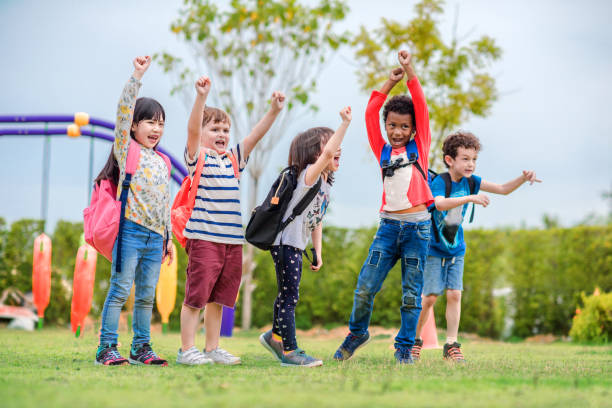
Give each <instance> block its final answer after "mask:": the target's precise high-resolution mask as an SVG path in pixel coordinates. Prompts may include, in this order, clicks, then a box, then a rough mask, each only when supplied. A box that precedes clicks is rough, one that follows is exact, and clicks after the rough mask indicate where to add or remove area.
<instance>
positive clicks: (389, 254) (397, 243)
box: [334, 51, 433, 364]
mask: <svg viewBox="0 0 612 408" xmlns="http://www.w3.org/2000/svg"><path fill="white" fill-rule="evenodd" d="M398 57H399V62H400V64H401V66H402V67H401V68H396V69H394V70H393V71H391V74H390V75H389V79H388V80H387V82H386V83H385V84H384V85H383V87H382V89H381V91H380V92H378V91H373V92H372V95H371V96H370V101H369V102H368V106H367V108H366V128H367V131H368V139H369V141H370V147H371V148H372V151H373V152H374V155H375V156H376V159H377V160H379V162H381V167H382V170H383V198H382V207H381V209H380V218H381V219H380V226H379V227H378V231H377V233H376V237H375V238H374V242H373V243H372V245H371V246H370V250H369V254H368V258H367V259H366V261H365V263H364V264H363V267H362V268H361V272H360V273H359V278H358V281H357V288H356V289H355V297H354V300H353V311H352V313H351V317H350V320H349V329H350V333H349V334H348V335H347V337H346V338H345V340H344V342H343V343H342V345H341V346H340V347H339V348H338V350H337V351H336V353H335V354H334V359H336V360H339V361H343V360H348V359H349V358H351V357H352V356H353V353H354V352H355V350H357V349H358V348H359V347H361V346H363V345H365V344H366V343H367V342H368V341H369V339H370V334H369V333H368V326H369V324H370V316H371V314H372V307H373V303H374V296H375V295H376V293H378V291H379V290H380V288H381V286H382V284H383V282H384V280H385V278H386V277H387V273H388V272H389V270H390V269H391V268H392V267H393V265H395V263H396V262H397V260H398V259H399V260H400V261H401V266H402V306H401V307H400V313H401V328H400V330H399V332H398V334H397V336H396V337H395V349H396V351H395V358H396V360H397V361H398V362H399V363H400V364H404V363H412V357H411V355H410V348H411V347H412V345H413V343H414V334H415V330H416V324H417V320H418V318H419V311H420V310H421V289H422V285H423V267H424V264H425V260H426V259H427V250H428V246H429V237H430V228H431V223H430V214H429V212H428V211H427V206H428V205H429V204H430V203H432V202H433V197H432V195H431V191H430V190H429V186H428V185H427V179H426V177H425V175H426V174H427V170H428V164H427V160H428V156H429V145H430V142H431V134H430V130H429V113H428V111H427V103H426V102H425V95H423V91H422V89H421V85H420V83H419V80H418V78H417V77H416V74H415V73H414V69H413V67H412V63H411V56H410V54H408V52H407V51H400V52H399V54H398ZM404 72H405V73H406V75H407V77H408V90H409V91H410V94H411V95H412V98H413V99H410V97H408V96H405V95H401V96H394V97H393V98H391V100H389V102H387V104H386V105H385V108H384V111H383V120H384V123H385V130H386V132H387V140H388V141H389V145H387V147H385V141H384V140H383V138H382V135H381V132H380V119H379V111H380V108H381V106H382V105H383V103H384V102H385V100H386V99H387V94H388V93H389V92H390V91H391V89H392V88H393V87H394V86H395V84H397V82H398V81H400V80H401V79H402V77H403V76H404ZM411 138H412V139H413V140H414V142H411ZM415 142H416V146H415ZM409 147H410V150H411V152H412V154H408V148H409ZM389 149H391V152H390V157H389V160H387V159H385V158H384V157H381V155H383V153H384V152H385V151H386V152H387V154H388V151H389ZM417 156H418V157H417ZM381 159H382V160H381ZM415 160H416V161H415ZM383 162H384V163H383ZM389 163H391V164H389Z"/></svg>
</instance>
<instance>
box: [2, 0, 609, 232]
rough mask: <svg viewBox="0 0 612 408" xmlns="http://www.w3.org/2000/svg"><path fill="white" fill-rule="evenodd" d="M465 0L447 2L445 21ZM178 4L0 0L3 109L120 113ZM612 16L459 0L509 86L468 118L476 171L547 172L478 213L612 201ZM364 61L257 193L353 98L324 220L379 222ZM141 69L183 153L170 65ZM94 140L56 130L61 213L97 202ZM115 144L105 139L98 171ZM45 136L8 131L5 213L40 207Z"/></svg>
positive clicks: (382, 10) (603, 207) (508, 175)
mask: <svg viewBox="0 0 612 408" xmlns="http://www.w3.org/2000/svg"><path fill="white" fill-rule="evenodd" d="M348 3H349V6H350V8H351V12H350V14H349V16H348V18H347V20H346V21H345V22H344V23H343V24H342V28H346V29H349V30H356V29H357V28H358V27H359V25H361V24H365V25H366V26H368V27H370V28H373V27H375V26H376V25H378V23H379V21H380V18H381V17H393V18H394V19H396V20H400V21H401V20H405V21H407V20H409V19H410V18H411V17H412V15H413V14H412V8H413V5H414V2H413V1H403V2H398V1H391V0H378V1H376V2H372V1H368V0H364V1H349V2H348ZM457 4H458V2H456V1H448V2H447V7H446V10H447V14H446V15H445V17H444V19H443V21H442V23H443V24H442V26H443V29H444V32H445V34H449V33H450V29H451V27H452V23H453V19H454V12H455V10H456V7H457ZM143 5H146V7H144V8H143ZM181 5H182V1H161V0H158V1H147V2H135V1H131V2H130V1H124V2H119V1H117V0H112V1H88V2H73V1H64V0H58V1H53V2H46V1H13V0H0V39H2V45H3V47H2V59H1V60H2V63H1V64H0V78H2V79H1V81H2V87H1V89H2V91H1V93H0V114H16V113H24V114H27V113H30V114H35V113H72V112H76V111H85V112H88V113H90V114H91V115H92V116H96V117H100V118H104V119H107V120H112V119H113V118H114V115H115V109H116V102H117V99H118V97H119V94H120V92H121V89H122V87H123V84H124V83H125V81H126V80H127V78H128V77H129V75H130V74H131V72H132V65H131V60H132V58H133V57H134V56H135V55H142V54H153V53H154V52H157V51H162V50H171V51H172V52H173V53H175V54H178V55H186V53H185V50H184V48H183V46H182V45H181V44H180V43H179V42H178V41H177V40H176V39H175V36H174V35H173V34H172V33H171V32H170V30H169V25H170V23H171V22H172V21H173V20H174V19H175V18H176V15H177V12H176V11H177V10H178V8H179V7H181ZM402 16H404V17H402ZM610 16H612V3H611V2H607V1H589V2H574V1H535V2H534V1H522V0H521V1H513V2H510V1H506V2H490V1H484V0H482V1H478V0H469V1H462V2H461V6H460V8H459V32H460V33H470V32H471V33H472V34H471V37H469V38H468V40H469V39H470V38H477V37H479V36H480V35H482V34H487V35H489V36H491V37H493V38H495V40H496V41H497V43H498V45H499V46H501V48H502V49H503V56H502V59H501V61H499V62H498V63H496V64H495V65H494V66H493V67H492V68H491V71H492V73H493V74H494V75H495V77H496V78H497V80H498V87H499V89H500V91H501V94H502V96H501V98H500V100H499V101H498V102H497V103H496V104H495V105H494V107H493V110H492V112H491V114H490V115H489V116H488V117H487V118H484V119H482V118H481V119H473V120H471V121H470V122H469V123H466V124H465V125H463V126H462V128H464V129H468V130H470V131H472V132H473V133H475V134H476V135H477V136H479V137H480V139H481V142H482V144H483V146H484V149H483V151H482V152H481V154H480V156H479V159H478V167H477V171H476V174H478V175H480V176H482V177H483V178H484V179H486V180H490V181H494V182H505V181H507V180H510V179H512V178H514V177H517V176H518V175H519V174H520V172H521V170H522V169H535V170H536V172H537V173H538V176H539V177H540V178H542V179H543V180H544V183H542V184H540V185H536V186H532V187H529V186H523V187H521V188H520V189H519V190H518V191H516V192H515V193H513V194H512V195H510V196H507V197H492V203H491V205H490V206H489V207H488V208H486V209H482V208H479V209H478V210H477V213H476V217H475V220H474V224H473V227H494V226H508V225H512V226H521V225H527V226H539V225H541V219H542V215H543V214H545V213H547V214H552V215H555V216H558V217H559V218H560V219H561V222H562V224H563V225H572V224H574V223H576V222H578V221H580V220H582V219H583V218H584V217H585V215H586V214H587V213H590V212H596V213H598V214H604V213H606V212H607V211H608V206H607V205H608V204H607V203H606V202H605V201H603V200H602V198H601V194H602V192H603V191H605V190H610V189H611V188H612V161H611V160H610V157H609V156H610V154H611V153H612V149H611V142H610V140H611V130H612V126H611V124H610V116H611V113H612V112H611V111H610V102H609V98H610V95H612V81H611V80H610V72H612V51H611V50H612V29H611V28H610V25H609V17H610ZM355 70H356V65H355V63H354V61H352V51H351V50H349V49H345V50H343V51H342V52H341V53H340V55H337V56H335V57H334V58H333V59H332V60H331V61H330V63H329V67H328V68H327V69H326V70H325V71H324V72H323V73H322V76H321V79H320V83H319V88H318V89H319V91H318V93H317V94H316V95H314V96H313V98H314V100H315V101H316V102H317V103H318V105H319V106H320V108H321V110H320V112H319V113H317V114H316V115H313V116H305V117H300V118H298V119H296V120H295V122H294V124H293V126H291V127H289V128H287V130H286V135H287V136H286V137H285V138H284V139H283V140H282V141H281V142H280V143H279V145H278V146H277V148H276V149H275V151H274V153H273V155H272V158H271V163H270V165H269V167H268V169H267V172H266V174H265V176H264V177H263V179H262V182H261V185H262V186H263V189H262V191H260V193H259V194H260V197H262V196H263V194H264V190H267V187H268V186H269V185H270V183H271V182H272V180H273V179H274V178H275V176H276V173H275V172H276V170H277V169H278V168H279V167H280V166H282V165H283V164H284V163H285V162H286V157H287V153H288V146H289V141H290V140H291V138H292V137H293V136H294V135H295V134H296V133H297V132H299V131H301V130H303V129H306V128H309V127H312V126H330V127H336V126H337V125H338V124H339V116H338V114H337V112H338V111H339V110H340V108H341V107H342V106H345V105H351V106H352V107H353V117H354V119H353V123H352V124H351V126H350V128H349V131H348V133H347V136H346V138H345V142H344V144H343V156H342V160H341V168H340V170H339V171H338V173H337V177H336V180H337V181H336V183H335V185H334V188H333V190H332V204H331V206H330V211H331V212H330V213H329V218H328V222H330V223H333V224H335V225H341V226H349V227H355V226H370V225H374V224H375V223H376V221H377V217H378V214H377V212H378V208H379V207H380V198H381V188H382V187H381V183H380V173H379V170H378V167H377V163H376V161H375V159H374V158H373V155H372V154H371V153H370V152H369V149H368V148H367V140H366V134H365V126H364V122H363V115H364V110H365V105H366V103H367V100H368V96H369V95H368V94H366V93H362V92H360V91H359V89H358V85H357V82H356V77H355V75H354V72H355ZM213 80H214V78H213ZM143 83H144V86H143V88H142V90H141V95H142V96H151V97H154V98H156V99H157V100H159V101H160V102H161V103H162V105H163V106H164V108H165V109H166V115H167V126H166V131H165V134H164V138H163V140H162V145H163V146H165V147H166V148H167V149H169V150H170V151H171V152H172V153H173V154H175V155H176V156H178V157H181V155H182V151H183V148H184V144H185V140H186V124H187V118H188V114H189V112H188V111H187V109H185V107H184V106H183V104H182V102H181V100H180V99H179V97H178V96H176V97H172V96H170V94H169V93H170V88H171V83H172V78H170V77H169V76H167V75H165V74H163V73H162V72H161V69H160V68H159V67H157V66H152V68H151V69H150V70H149V72H147V74H146V76H145V78H144V80H143ZM338 90H342V92H338ZM2 126H3V125H2V124H0V127H2ZM88 146H89V140H88V138H82V139H78V140H72V139H68V138H53V139H52V148H51V151H52V155H51V171H50V181H51V190H50V196H49V221H50V225H51V226H52V225H54V224H55V222H56V221H57V220H58V219H67V220H72V221H78V220H80V219H81V214H82V209H83V208H84V207H85V206H86V205H87V185H88V180H87V169H88V154H89V149H88ZM109 146H110V145H109V144H105V143H102V142H96V155H95V165H94V168H95V171H98V170H99V169H100V168H101V167H102V165H103V164H104V162H105V160H106V157H107V155H108V151H109V150H108V149H109ZM42 149H43V139H42V138H34V137H0V159H1V160H0V185H1V186H2V191H3V192H5V193H4V194H3V196H4V197H3V200H1V201H0V216H2V217H4V218H6V219H7V220H8V221H9V222H10V221H14V220H16V219H19V218H23V217H34V218H36V217H39V215H40V197H41V180H42V178H41V173H42V164H41V163H42ZM432 154H436V152H432ZM245 185H246V183H245ZM243 197H246V194H245V192H243ZM243 212H244V213H246V209H244V208H243ZM246 221H247V220H246V219H245V220H244V222H245V223H246ZM51 229H52V227H51Z"/></svg>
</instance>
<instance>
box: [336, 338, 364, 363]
mask: <svg viewBox="0 0 612 408" xmlns="http://www.w3.org/2000/svg"><path fill="white" fill-rule="evenodd" d="M369 342H370V333H366V334H364V335H363V336H355V335H354V334H353V333H349V334H348V335H347V336H346V338H345V339H344V341H343V342H342V345H341V346H340V347H338V350H336V353H335V354H334V360H337V361H345V360H349V359H350V358H351V357H353V354H355V352H356V351H357V349H358V348H360V347H363V346H365V345H366V344H368V343H369Z"/></svg>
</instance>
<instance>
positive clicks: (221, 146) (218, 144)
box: [215, 139, 225, 150]
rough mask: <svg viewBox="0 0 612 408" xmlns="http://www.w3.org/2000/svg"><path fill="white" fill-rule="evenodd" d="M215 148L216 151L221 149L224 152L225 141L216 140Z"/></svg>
mask: <svg viewBox="0 0 612 408" xmlns="http://www.w3.org/2000/svg"><path fill="white" fill-rule="evenodd" d="M215 147H216V148H217V149H223V150H225V140H223V139H218V140H216V141H215Z"/></svg>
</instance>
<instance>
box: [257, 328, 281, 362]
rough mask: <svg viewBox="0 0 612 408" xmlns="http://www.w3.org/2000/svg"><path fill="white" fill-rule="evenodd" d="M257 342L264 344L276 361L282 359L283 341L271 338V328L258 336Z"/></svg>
mask: <svg viewBox="0 0 612 408" xmlns="http://www.w3.org/2000/svg"><path fill="white" fill-rule="evenodd" d="M259 342H260V343H261V345H262V346H264V347H265V348H266V349H267V350H268V351H269V352H270V353H272V355H273V356H274V357H276V359H277V360H278V361H283V343H282V342H280V341H276V340H274V339H273V338H272V330H268V331H267V332H265V333H262V334H261V336H259Z"/></svg>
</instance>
